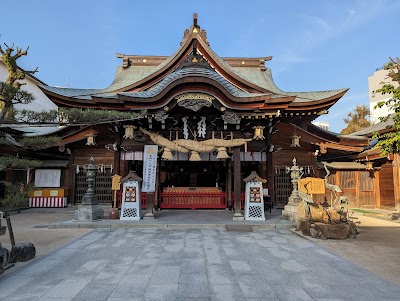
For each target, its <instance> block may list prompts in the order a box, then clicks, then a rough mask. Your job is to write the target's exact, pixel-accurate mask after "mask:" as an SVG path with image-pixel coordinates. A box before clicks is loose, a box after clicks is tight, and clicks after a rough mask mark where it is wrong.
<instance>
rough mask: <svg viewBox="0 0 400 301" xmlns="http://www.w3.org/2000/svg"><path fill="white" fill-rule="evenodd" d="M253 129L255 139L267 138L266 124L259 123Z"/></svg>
mask: <svg viewBox="0 0 400 301" xmlns="http://www.w3.org/2000/svg"><path fill="white" fill-rule="evenodd" d="M253 129H254V137H253V139H255V140H264V139H265V137H264V129H265V126H260V125H257V126H254V127H253Z"/></svg>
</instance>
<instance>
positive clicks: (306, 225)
mask: <svg viewBox="0 0 400 301" xmlns="http://www.w3.org/2000/svg"><path fill="white" fill-rule="evenodd" d="M311 225H312V224H311V222H310V221H301V222H300V223H299V230H301V232H302V233H303V235H305V236H311V233H310V228H311Z"/></svg>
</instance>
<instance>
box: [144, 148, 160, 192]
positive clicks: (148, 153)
mask: <svg viewBox="0 0 400 301" xmlns="http://www.w3.org/2000/svg"><path fill="white" fill-rule="evenodd" d="M157 152H158V146H157V145H145V146H144V160H143V182H142V191H143V192H154V191H155V189H156V174H157Z"/></svg>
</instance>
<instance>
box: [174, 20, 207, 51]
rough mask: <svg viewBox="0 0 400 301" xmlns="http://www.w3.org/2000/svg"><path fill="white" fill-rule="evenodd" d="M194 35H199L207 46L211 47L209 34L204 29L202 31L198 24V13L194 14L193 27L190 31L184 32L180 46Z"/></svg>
mask: <svg viewBox="0 0 400 301" xmlns="http://www.w3.org/2000/svg"><path fill="white" fill-rule="evenodd" d="M192 33H193V34H198V35H199V36H200V37H201V39H202V40H203V41H204V42H205V43H206V44H207V46H210V42H209V41H208V39H207V32H206V31H205V30H204V29H202V30H200V26H199V25H198V24H197V13H194V14H193V25H191V26H190V28H189V29H185V31H184V32H183V38H182V41H181V44H180V45H181V46H182V45H183V44H185V43H186V41H187V40H188V38H189V37H190V36H191V34H192Z"/></svg>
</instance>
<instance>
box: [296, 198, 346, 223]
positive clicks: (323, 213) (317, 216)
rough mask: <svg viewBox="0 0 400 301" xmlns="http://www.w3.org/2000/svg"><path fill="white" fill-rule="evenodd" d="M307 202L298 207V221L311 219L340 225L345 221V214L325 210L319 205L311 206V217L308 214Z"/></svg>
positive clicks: (336, 210) (333, 210)
mask: <svg viewBox="0 0 400 301" xmlns="http://www.w3.org/2000/svg"><path fill="white" fill-rule="evenodd" d="M305 208H306V207H305V202H304V201H301V202H300V204H299V206H298V207H297V215H296V221H297V222H300V221H302V220H306V219H310V220H312V221H314V222H323V223H327V224H328V223H340V222H341V221H342V220H343V217H342V215H343V213H342V212H341V211H340V210H339V209H335V208H324V207H322V206H321V205H319V204H317V203H313V204H310V216H308V214H307V213H306V209H305Z"/></svg>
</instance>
